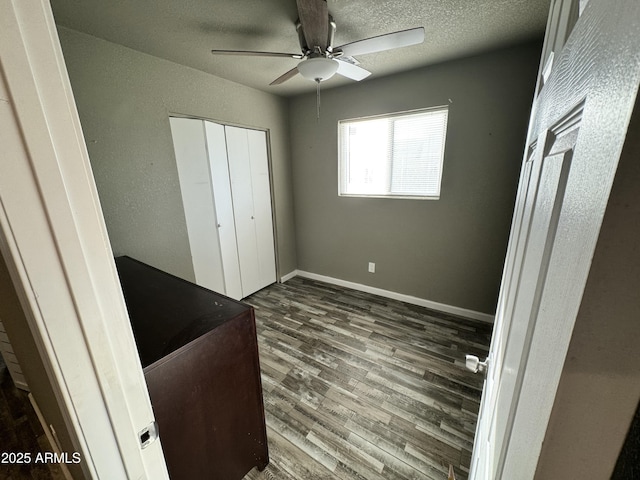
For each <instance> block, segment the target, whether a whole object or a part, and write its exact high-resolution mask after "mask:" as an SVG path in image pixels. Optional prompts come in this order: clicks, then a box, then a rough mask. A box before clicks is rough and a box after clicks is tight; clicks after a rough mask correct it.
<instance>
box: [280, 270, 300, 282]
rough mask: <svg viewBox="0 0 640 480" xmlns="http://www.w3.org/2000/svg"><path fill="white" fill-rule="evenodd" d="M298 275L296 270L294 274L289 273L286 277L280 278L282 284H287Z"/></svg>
mask: <svg viewBox="0 0 640 480" xmlns="http://www.w3.org/2000/svg"><path fill="white" fill-rule="evenodd" d="M297 275H298V270H294V271H293V272H289V273H287V274H286V275H283V276H282V277H280V283H285V282H288V281H289V280H291V279H292V278H293V277H295V276H297Z"/></svg>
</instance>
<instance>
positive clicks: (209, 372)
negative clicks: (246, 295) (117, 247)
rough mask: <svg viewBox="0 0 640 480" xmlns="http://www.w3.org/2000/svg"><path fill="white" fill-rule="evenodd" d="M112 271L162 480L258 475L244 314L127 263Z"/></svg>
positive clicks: (258, 440) (253, 365)
mask: <svg viewBox="0 0 640 480" xmlns="http://www.w3.org/2000/svg"><path fill="white" fill-rule="evenodd" d="M116 266H117V268H118V274H119V276H120V283H121V285H122V290H123V293H124V298H125V302H126V304H127V309H128V310H129V316H130V318H131V324H132V327H133V333H134V336H135V339H136V343H137V346H138V352H139V354H140V359H141V361H142V367H143V370H144V376H145V379H146V381H147V387H148V389H149V395H150V397H151V403H152V405H153V410H154V414H155V417H156V422H157V424H158V430H159V435H160V440H161V442H162V448H163V450H164V455H165V458H166V461H167V466H168V468H169V474H170V476H171V479H172V480H205V479H220V480H236V479H241V478H242V477H244V475H245V474H246V473H247V472H248V471H249V470H251V469H252V468H253V467H254V466H255V467H258V469H260V470H262V469H264V468H265V467H266V466H267V464H268V463H269V456H268V451H267V436H266V428H265V420H264V405H263V401H262V385H261V382H260V365H259V362H258V345H257V339H256V327H255V318H254V312H253V308H251V307H249V306H247V305H244V304H242V303H240V302H236V301H235V300H232V299H230V298H227V297H225V296H223V295H219V294H217V293H214V292H212V291H210V290H207V289H206V288H203V287H199V286H197V285H194V284H192V283H190V282H187V281H185V280H182V279H180V278H177V277H174V276H172V275H169V274H167V273H165V272H162V271H160V270H158V269H156V268H153V267H150V266H149V265H146V264H144V263H141V262H139V261H137V260H134V259H132V258H129V257H118V258H116Z"/></svg>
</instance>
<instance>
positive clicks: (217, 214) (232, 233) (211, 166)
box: [171, 118, 276, 300]
mask: <svg viewBox="0 0 640 480" xmlns="http://www.w3.org/2000/svg"><path fill="white" fill-rule="evenodd" d="M171 132H172V135H173V142H174V149H175V152H176V163H177V166H178V176H179V179H180V189H181V191H182V201H183V206H184V212H185V219H186V223H187V232H188V235H189V246H190V248H191V257H192V262H193V269H194V272H195V277H196V283H197V284H198V285H202V286H204V287H206V288H209V289H211V290H214V291H216V292H219V293H223V294H225V295H227V296H229V297H231V298H235V299H236V300H239V299H241V298H244V297H246V296H248V295H250V294H252V293H254V292H256V291H258V290H260V289H261V288H264V287H266V286H267V285H270V284H271V283H274V282H275V281H276V263H275V248H274V236H273V216H272V211H271V187H270V182H269V160H268V153H267V136H266V133H265V132H263V131H259V130H249V129H245V128H239V127H228V126H223V125H219V124H217V123H213V122H209V121H205V120H196V119H189V118H171Z"/></svg>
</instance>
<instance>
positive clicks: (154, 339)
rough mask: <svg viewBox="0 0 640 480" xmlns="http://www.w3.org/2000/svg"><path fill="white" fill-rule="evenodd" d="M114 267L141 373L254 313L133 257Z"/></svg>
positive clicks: (240, 304)
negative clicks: (231, 321) (190, 344)
mask: <svg viewBox="0 0 640 480" xmlns="http://www.w3.org/2000/svg"><path fill="white" fill-rule="evenodd" d="M116 267H117V269H118V275H119V277H120V284H121V285H122V292H123V294H124V299H125V302H126V304H127V310H128V311H129V318H130V319H131V326H132V328H133V334H134V337H135V339H136V344H137V346H138V353H139V355H140V360H141V362H142V367H143V368H146V367H148V366H149V365H151V364H153V363H155V362H157V361H158V360H160V359H162V358H163V357H165V356H167V355H169V354H170V353H172V352H174V351H176V350H178V349H180V348H182V347H184V346H185V345H187V344H189V343H190V342H192V341H194V340H195V339H197V338H198V337H201V336H202V335H204V334H206V333H207V332H210V331H211V330H213V329H215V328H216V327H218V326H220V325H222V324H223V323H225V322H227V321H229V320H231V319H233V318H235V317H237V316H238V315H241V314H242V313H245V312H247V311H249V310H250V309H251V307H249V306H248V305H245V304H243V303H240V302H237V301H235V300H232V299H230V298H228V297H225V296H224V295H220V294H218V293H215V292H212V291H211V290H208V289H206V288H204V287H200V286H198V285H195V284H193V283H191V282H188V281H186V280H183V279H181V278H178V277H175V276H173V275H170V274H168V273H166V272H163V271H161V270H158V269H157V268H154V267H151V266H150V265H147V264H145V263H142V262H140V261H138V260H135V259H133V258H130V257H126V256H124V257H118V258H116Z"/></svg>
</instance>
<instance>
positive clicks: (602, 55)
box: [470, 0, 640, 480]
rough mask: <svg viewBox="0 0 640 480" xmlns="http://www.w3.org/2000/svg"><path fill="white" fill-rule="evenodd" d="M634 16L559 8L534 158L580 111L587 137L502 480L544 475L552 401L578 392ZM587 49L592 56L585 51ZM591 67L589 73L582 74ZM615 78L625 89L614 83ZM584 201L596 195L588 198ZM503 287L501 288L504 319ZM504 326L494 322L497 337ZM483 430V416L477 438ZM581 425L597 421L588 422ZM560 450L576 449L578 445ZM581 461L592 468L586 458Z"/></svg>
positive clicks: (626, 9)
mask: <svg viewBox="0 0 640 480" xmlns="http://www.w3.org/2000/svg"><path fill="white" fill-rule="evenodd" d="M585 5H586V6H585ZM583 14H584V16H582V15H583ZM637 14H638V6H637V4H636V3H634V2H633V0H627V1H620V2H616V4H615V5H611V4H608V3H607V2H606V0H590V1H589V2H588V5H587V4H586V2H584V1H579V0H553V1H552V5H551V11H550V17H549V23H548V31H547V34H546V38H545V46H544V48H543V56H542V62H541V65H540V73H539V81H538V87H537V88H536V98H535V99H534V105H533V108H532V113H531V120H530V124H529V132H528V140H527V152H528V151H529V149H530V146H531V144H532V142H534V141H535V139H538V140H539V143H542V142H541V141H540V139H543V138H544V136H545V134H546V133H547V132H548V131H549V130H551V129H552V128H553V127H552V126H557V130H556V131H552V132H551V133H553V134H555V133H559V132H560V131H561V130H562V131H564V130H565V129H566V128H567V127H568V126H570V125H571V124H572V122H574V121H575V120H576V119H575V118H574V116H576V115H578V114H579V113H580V112H584V117H582V118H583V120H581V126H580V131H581V133H580V137H579V139H578V141H577V143H576V144H575V145H574V146H573V147H572V150H573V152H574V153H573V158H574V159H575V161H572V164H573V165H572V167H571V171H570V173H569V175H570V177H572V178H573V179H574V181H575V184H574V185H575V187H574V188H573V189H572V190H567V194H568V195H569V197H568V198H569V200H568V202H569V203H568V208H567V209H566V211H564V210H563V212H561V213H560V218H559V224H558V231H557V232H558V233H557V236H556V238H555V239H554V250H553V251H552V252H551V259H550V262H549V270H548V274H547V275H546V285H545V289H544V292H543V293H542V295H543V296H542V298H541V300H540V302H541V308H540V310H539V312H538V313H537V315H536V318H535V323H534V324H531V325H530V327H531V328H532V332H531V336H530V341H529V342H528V343H529V345H528V346H527V349H526V351H525V352H523V354H524V355H525V357H526V358H524V360H523V361H524V365H522V366H521V369H520V371H519V375H520V378H521V384H520V385H519V386H518V389H517V390H518V392H517V395H516V396H515V400H514V404H515V413H514V416H513V420H512V421H513V423H512V428H511V430H510V432H508V438H506V442H505V445H507V448H506V451H503V452H502V458H501V459H500V470H499V473H498V477H497V478H534V476H535V475H536V473H537V471H538V468H539V466H540V458H541V452H542V449H543V443H544V444H546V447H545V448H547V449H549V448H550V447H549V446H548V445H549V444H552V443H553V441H554V439H553V429H552V427H553V426H552V425H551V424H550V419H551V415H552V411H553V409H555V408H556V406H555V405H554V402H557V400H558V398H559V397H560V395H559V394H558V392H559V391H560V393H561V394H562V393H564V394H565V395H566V393H567V391H571V386H569V387H568V386H567V383H566V382H565V383H564V384H563V383H562V382H561V376H563V375H564V373H563V368H564V369H566V368H567V364H568V363H570V362H569V360H571V362H573V361H574V360H575V359H569V360H567V362H565V360H566V359H567V358H568V357H567V352H568V349H569V345H570V343H571V342H572V340H573V339H572V335H573V334H574V326H580V325H581V323H580V321H582V320H583V318H584V316H583V317H581V318H578V315H579V312H580V310H581V309H582V306H583V305H586V304H588V303H589V299H588V298H584V297H583V293H584V292H585V286H586V284H587V281H588V280H589V279H590V275H591V273H592V259H593V258H594V252H595V251H596V246H597V244H598V242H599V241H600V237H599V236H600V235H601V226H602V221H603V218H604V217H605V212H606V211H607V209H608V202H609V201H610V197H609V196H610V194H611V192H612V185H613V181H614V175H615V173H616V169H617V166H618V165H617V162H618V160H619V158H620V154H621V152H622V148H623V145H624V144H625V142H626V139H627V138H628V137H627V130H628V126H629V120H630V118H631V111H632V110H633V107H634V104H635V102H636V95H637V90H638V81H639V78H640V57H639V56H638V55H637V50H635V49H633V48H630V47H632V46H633V45H634V44H633V41H635V40H637V38H638V29H637V28H635V26H633V27H632V25H633V24H632V22H633V21H634V19H635V18H637ZM580 20H582V21H580ZM572 32H573V33H574V35H572ZM585 38H586V40H584V39H585ZM629 39H631V40H629ZM581 42H582V43H581ZM565 43H566V47H565V48H563V47H564V46H565ZM585 45H589V46H590V47H593V48H591V49H584V48H581V47H583V46H585ZM596 46H597V48H596ZM591 54H593V55H591ZM596 55H597V57H596ZM594 57H595V60H597V61H595V60H594ZM630 60H633V61H630ZM585 64H586V65H588V68H582V67H584V66H585ZM568 72H576V76H578V78H574V77H569V74H568ZM605 72H606V75H605V74H604V73H605ZM608 78H625V80H626V81H625V82H620V83H612V82H609V83H607V79H608ZM632 82H635V83H632ZM539 100H540V101H539ZM612 112H617V113H612ZM580 115H581V114H580ZM578 116H579V115H578ZM563 120H565V123H563ZM541 146H542V145H540V146H539V147H541ZM544 154H545V155H546V153H544ZM525 160H526V159H525ZM579 192H581V193H580V194H579ZM584 192H589V195H588V196H585V195H583V194H582V193H584ZM519 195H520V193H519ZM577 206H580V208H577ZM511 236H512V238H511V239H510V245H509V251H510V250H511V248H512V245H511V243H512V242H513V241H514V239H513V236H514V230H513V226H512V233H511ZM503 280H504V279H503ZM505 288H506V287H505V284H504V283H503V285H502V287H501V300H500V301H499V313H500V312H502V310H501V309H502V304H503V302H504V299H502V297H503V295H504V293H505V292H504V290H505ZM501 314H504V312H502V313H501ZM503 320H504V319H501V318H497V319H496V327H495V328H496V329H498V328H499V327H500V323H501V321H503ZM497 341H498V339H496V338H495V337H494V339H492V349H493V346H494V344H495V343H496V342H497ZM582 353H583V354H584V352H582ZM589 354H590V355H591V356H593V357H595V358H597V357H599V356H602V357H605V356H606V355H605V353H604V352H598V351H593V352H589ZM607 354H608V352H607ZM490 362H491V359H490ZM489 370H491V363H490V366H489ZM496 388H498V387H496ZM486 397H487V395H485V394H483V399H482V406H481V414H482V412H483V411H485V410H486V409H487V408H488V405H486V404H487V402H489V400H488V399H487V398H486ZM636 405H637V403H636V404H634V405H633V407H634V408H635V406H636ZM481 423H482V417H480V418H479V423H478V430H481ZM584 423H590V422H589V421H588V419H585V420H584ZM556 428H557V427H556ZM562 446H564V447H566V448H567V449H568V450H575V447H574V445H573V444H571V447H569V445H568V444H565V445H562ZM480 448H483V444H482V442H478V439H476V443H475V444H474V453H473V459H478V458H480V459H482V458H483V457H484V455H485V452H484V451H481V450H479V449H480ZM563 453H564V454H558V456H559V457H560V458H561V459H563V460H566V459H569V458H570V457H571V455H569V454H567V453H566V452H563ZM574 457H575V456H574ZM594 458H597V457H594ZM570 461H571V460H567V462H570ZM573 461H574V462H575V458H574V459H573ZM582 461H583V462H582V463H585V462H584V458H582ZM563 463H565V462H564V461H563ZM474 465H475V462H474ZM571 466H572V464H571V463H567V467H566V469H568V470H571ZM483 475H484V470H480V469H478V470H475V471H474V470H473V469H472V472H471V476H470V478H471V479H482V480H484V479H485V478H488V477H485V476H483ZM583 476H584V475H583ZM545 478H547V477H546V476H545ZM549 478H551V477H549ZM553 478H561V477H560V476H553Z"/></svg>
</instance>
